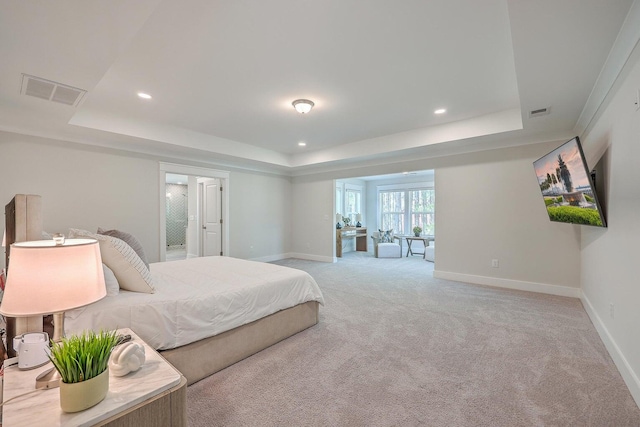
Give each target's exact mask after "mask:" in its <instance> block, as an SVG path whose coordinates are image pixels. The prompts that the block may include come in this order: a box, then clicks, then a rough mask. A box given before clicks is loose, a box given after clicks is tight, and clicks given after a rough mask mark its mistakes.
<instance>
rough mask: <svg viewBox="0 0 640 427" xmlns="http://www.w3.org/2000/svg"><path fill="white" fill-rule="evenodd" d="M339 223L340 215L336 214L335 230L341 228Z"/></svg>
mask: <svg viewBox="0 0 640 427" xmlns="http://www.w3.org/2000/svg"><path fill="white" fill-rule="evenodd" d="M340 221H342V215H341V214H339V213H337V214H336V228H342V224H340Z"/></svg>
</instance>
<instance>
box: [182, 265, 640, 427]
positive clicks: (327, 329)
mask: <svg viewBox="0 0 640 427" xmlns="http://www.w3.org/2000/svg"><path fill="white" fill-rule="evenodd" d="M278 264H281V265H286V266H290V267H295V268H299V269H302V270H306V271H308V272H309V273H311V274H312V275H313V276H314V277H315V278H316V280H317V281H318V284H319V285H320V287H321V288H322V290H323V292H324V295H325V299H326V306H325V307H321V309H320V323H319V324H318V325H316V326H314V327H313V328H310V329H308V330H306V331H304V332H302V333H300V334H297V335H295V336H294V337H291V338H289V339H287V340H285V341H283V342H281V343H278V344H276V345H274V346H272V347H270V348H268V349H266V350H264V351H262V352H260V353H258V354H257V355H254V356H252V357H250V358H248V359H245V360H243V361H241V362H239V363H237V364H235V365H233V366H231V367H229V368H227V369H225V370H223V371H221V372H219V373H217V374H215V375H213V376H211V377H209V378H206V379H204V380H202V381H200V382H198V383H196V384H194V385H192V386H190V387H189V388H188V391H187V396H188V417H189V423H190V425H191V426H194V427H198V426H418V425H424V426H543V425H544V426H569V425H570V426H638V425H640V410H639V409H638V407H637V406H636V404H635V402H634V401H633V399H632V397H631V395H630V393H629V391H628V389H627V388H626V386H625V384H624V382H623V380H622V378H621V377H620V374H619V373H618V371H617V370H616V368H615V366H614V364H613V362H612V360H611V358H610V356H609V354H608V353H607V351H606V349H605V347H604V345H603V344H602V342H601V340H600V338H599V337H598V335H597V333H596V331H595V329H594V327H593V325H592V324H591V322H590V320H589V318H588V316H587V314H586V313H585V311H584V309H583V308H582V305H581V303H580V301H579V300H577V299H571V298H563V297H555V296H547V295H541V294H534V293H528V292H520V291H510V290H502V289H497V288H490V287H482V286H476V285H468V284H463V283H458V282H450V281H446V280H437V279H433V276H432V271H433V264H431V263H429V262H426V261H423V260H422V259H421V258H420V257H417V256H416V257H413V258H402V259H375V258H373V257H371V256H368V255H363V254H349V255H347V256H345V257H344V258H342V259H341V260H340V261H339V262H338V263H337V264H333V265H332V264H325V263H317V262H311V261H301V260H285V261H281V262H278Z"/></svg>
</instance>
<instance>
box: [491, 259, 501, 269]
mask: <svg viewBox="0 0 640 427" xmlns="http://www.w3.org/2000/svg"><path fill="white" fill-rule="evenodd" d="M491 267H493V268H499V267H500V263H499V262H498V260H497V259H492V260H491Z"/></svg>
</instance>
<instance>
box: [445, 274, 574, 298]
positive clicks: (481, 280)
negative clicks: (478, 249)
mask: <svg viewBox="0 0 640 427" xmlns="http://www.w3.org/2000/svg"><path fill="white" fill-rule="evenodd" d="M433 277H435V278H437V279H446V280H455V281H457V282H465V283H474V284H476V285H486V286H494V287H497V288H507V289H517V290H520V291H529V292H538V293H541V294H550V295H559V296H563V297H572V298H580V296H581V295H582V291H581V290H580V288H570V287H568V286H557V285H548V284H545V283H535V282H525V281H522V280H512V279H500V278H496V277H485V276H476V275H473V274H462V273H452V272H450V271H441V270H434V271H433Z"/></svg>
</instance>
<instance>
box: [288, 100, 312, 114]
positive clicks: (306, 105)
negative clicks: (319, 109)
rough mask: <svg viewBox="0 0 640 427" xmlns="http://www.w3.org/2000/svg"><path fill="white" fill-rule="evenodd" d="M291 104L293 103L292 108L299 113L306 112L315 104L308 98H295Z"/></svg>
mask: <svg viewBox="0 0 640 427" xmlns="http://www.w3.org/2000/svg"><path fill="white" fill-rule="evenodd" d="M291 104H292V105H293V108H295V109H296V111H297V112H298V113H300V114H306V113H308V112H309V111H311V109H312V108H313V106H314V105H315V104H314V103H313V101H309V100H308V99H296V100H295V101H293V102H292V103H291Z"/></svg>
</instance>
